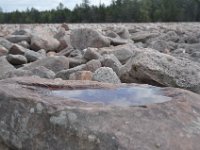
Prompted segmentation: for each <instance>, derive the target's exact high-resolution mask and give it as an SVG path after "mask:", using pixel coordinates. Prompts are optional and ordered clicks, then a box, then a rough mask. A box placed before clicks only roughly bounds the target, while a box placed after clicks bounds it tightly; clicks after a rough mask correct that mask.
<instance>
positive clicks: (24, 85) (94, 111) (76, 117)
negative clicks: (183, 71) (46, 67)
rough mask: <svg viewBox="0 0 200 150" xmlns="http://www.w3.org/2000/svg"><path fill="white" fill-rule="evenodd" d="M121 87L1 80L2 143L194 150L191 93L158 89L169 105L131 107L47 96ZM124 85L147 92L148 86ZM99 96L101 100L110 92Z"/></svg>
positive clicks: (40, 149)
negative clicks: (169, 98) (55, 93)
mask: <svg viewBox="0 0 200 150" xmlns="http://www.w3.org/2000/svg"><path fill="white" fill-rule="evenodd" d="M121 86H124V85H121V84H120V85H112V84H103V83H99V82H91V81H62V80H44V79H40V78H18V79H9V80H2V81H0V121H1V123H0V129H1V130H0V139H1V143H2V145H7V146H8V147H12V149H30V147H31V148H32V149H37V150H44V149H49V150H55V149H73V150H80V149H81V150H86V149H87V150H94V149H95V150H119V149H120V150H133V149H134V150H155V149H161V150H169V149H170V150H199V147H200V143H199V138H200V131H199V124H200V119H199V118H200V111H199V110H200V98H199V95H197V94H194V93H192V92H189V91H184V90H180V89H174V88H163V89H159V90H161V92H162V93H163V94H164V95H166V96H169V97H171V101H167V102H162V103H159V104H155V103H153V104H144V105H142V106H134V107H130V106H120V105H119V106H114V105H113V104H110V105H105V104H100V103H99V104H97V103H91V102H87V103H86V102H84V101H82V100H81V99H80V100H79V99H77V100H73V99H71V98H63V97H62V95H60V96H59V95H57V96H55V95H54V94H51V93H52V92H54V90H51V89H59V88H61V87H62V89H65V90H66V91H65V92H67V91H70V90H71V89H74V90H76V89H80V88H81V89H84V88H87V89H88V88H90V89H94V88H95V89H96V90H98V89H101V90H104V91H105V90H106V91H108V93H109V91H110V90H111V91H113V90H116V88H118V87H121ZM129 86H132V87H134V88H140V89H141V88H145V89H146V90H147V91H148V90H149V88H150V89H152V88H153V87H149V86H146V85H135V84H133V85H129ZM79 91H80V90H79ZM89 94H91V93H89ZM144 94H147V93H146V92H144V93H143V95H144ZM94 96H95V95H94ZM112 96H113V98H114V95H112ZM104 97H106V98H105V99H104V102H106V101H107V100H108V98H109V94H107V95H105V96H104ZM134 97H136V95H135V96H134ZM111 98H112V97H111Z"/></svg>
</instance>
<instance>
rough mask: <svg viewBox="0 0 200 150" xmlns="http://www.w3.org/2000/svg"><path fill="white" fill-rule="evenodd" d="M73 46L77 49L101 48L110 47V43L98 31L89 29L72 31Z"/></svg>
mask: <svg viewBox="0 0 200 150" xmlns="http://www.w3.org/2000/svg"><path fill="white" fill-rule="evenodd" d="M70 38H71V44H72V46H73V47H74V48H76V49H81V50H83V49H85V48H88V47H93V48H101V47H108V46H110V41H109V40H108V38H107V37H105V36H103V35H102V34H101V33H99V32H98V31H95V30H93V29H89V28H81V29H75V30H72V33H71V37H70Z"/></svg>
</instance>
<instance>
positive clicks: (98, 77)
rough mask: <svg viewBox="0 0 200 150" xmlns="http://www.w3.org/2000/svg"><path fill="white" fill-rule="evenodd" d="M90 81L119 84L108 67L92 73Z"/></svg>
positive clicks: (115, 75) (114, 74) (117, 78)
mask: <svg viewBox="0 0 200 150" xmlns="http://www.w3.org/2000/svg"><path fill="white" fill-rule="evenodd" d="M92 79H93V80H94V81H99V82H107V83H114V84H118V83H121V81H120V79H119V77H118V76H117V74H116V73H115V72H114V71H113V70H112V68H109V67H101V68H99V69H97V70H96V71H95V72H94V74H93V77H92Z"/></svg>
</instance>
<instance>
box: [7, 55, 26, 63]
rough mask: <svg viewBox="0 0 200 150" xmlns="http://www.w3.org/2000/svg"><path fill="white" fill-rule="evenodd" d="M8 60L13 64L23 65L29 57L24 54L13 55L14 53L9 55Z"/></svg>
mask: <svg viewBox="0 0 200 150" xmlns="http://www.w3.org/2000/svg"><path fill="white" fill-rule="evenodd" d="M7 60H8V62H9V63H11V64H12V65H23V64H26V63H27V59H26V57H25V56H23V55H12V54H9V55H8V56H7Z"/></svg>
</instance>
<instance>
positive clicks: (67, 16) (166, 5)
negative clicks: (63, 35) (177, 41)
mask: <svg viewBox="0 0 200 150" xmlns="http://www.w3.org/2000/svg"><path fill="white" fill-rule="evenodd" d="M182 21H185V22H187V21H200V0H112V1H111V4H110V5H109V6H105V5H104V4H99V6H94V5H90V2H89V0H83V2H82V4H80V5H76V7H75V8H74V9H73V10H70V9H68V8H67V6H65V5H64V4H62V3H60V4H59V5H58V6H57V8H55V9H52V10H47V11H39V10H37V9H35V8H31V9H27V10H26V11H18V10H16V11H14V12H3V11H2V9H0V23H62V22H69V23H88V22H89V23H103V22H182Z"/></svg>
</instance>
